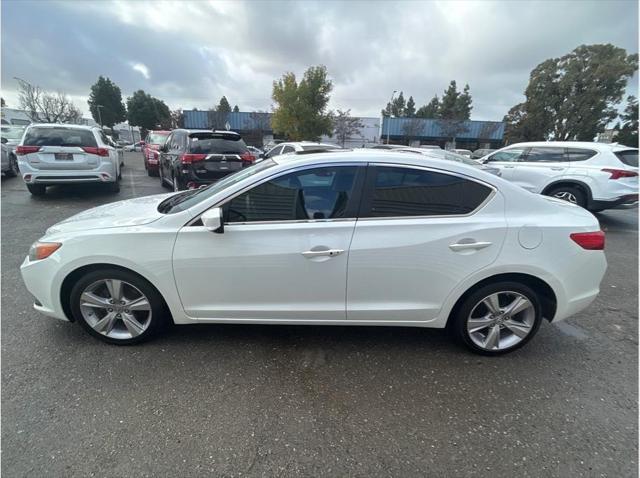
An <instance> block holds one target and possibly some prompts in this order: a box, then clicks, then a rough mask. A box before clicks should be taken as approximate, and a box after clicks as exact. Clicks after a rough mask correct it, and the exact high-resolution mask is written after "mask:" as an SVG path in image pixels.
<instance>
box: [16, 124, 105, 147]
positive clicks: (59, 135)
mask: <svg viewBox="0 0 640 478" xmlns="http://www.w3.org/2000/svg"><path fill="white" fill-rule="evenodd" d="M24 145H25V146H92V147H94V148H95V147H96V146H98V143H96V138H95V136H94V135H93V132H92V131H89V130H86V129H78V128H64V127H60V128H38V127H35V128H29V130H28V131H27V134H26V136H25V137H24Z"/></svg>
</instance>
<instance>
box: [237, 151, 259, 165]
mask: <svg viewBox="0 0 640 478" xmlns="http://www.w3.org/2000/svg"><path fill="white" fill-rule="evenodd" d="M240 159H242V160H243V161H244V162H246V163H253V162H254V161H255V160H256V157H255V156H254V155H253V154H251V153H250V152H249V151H245V152H244V153H242V154H241V155H240Z"/></svg>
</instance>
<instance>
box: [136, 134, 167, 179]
mask: <svg viewBox="0 0 640 478" xmlns="http://www.w3.org/2000/svg"><path fill="white" fill-rule="evenodd" d="M170 133H171V131H149V133H147V137H146V138H145V140H144V142H143V146H142V155H143V156H144V169H146V170H147V174H148V175H149V176H157V175H158V162H159V161H160V153H159V151H158V150H159V149H160V147H161V146H163V145H164V143H165V142H166V141H167V137H168V136H169V134H170Z"/></svg>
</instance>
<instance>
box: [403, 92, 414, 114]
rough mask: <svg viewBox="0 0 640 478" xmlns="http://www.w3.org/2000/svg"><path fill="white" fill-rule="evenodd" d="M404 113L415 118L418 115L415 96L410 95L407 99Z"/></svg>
mask: <svg viewBox="0 0 640 478" xmlns="http://www.w3.org/2000/svg"><path fill="white" fill-rule="evenodd" d="M404 115H405V116H406V117H407V118H413V117H414V116H415V115H416V102H415V101H413V96H410V97H409V99H408V100H407V106H406V107H405V109H404Z"/></svg>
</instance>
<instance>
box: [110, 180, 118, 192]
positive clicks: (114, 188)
mask: <svg viewBox="0 0 640 478" xmlns="http://www.w3.org/2000/svg"><path fill="white" fill-rule="evenodd" d="M107 188H108V189H109V192H112V193H119V192H120V179H116V180H115V181H114V182H112V183H107Z"/></svg>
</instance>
